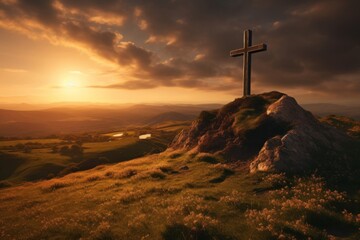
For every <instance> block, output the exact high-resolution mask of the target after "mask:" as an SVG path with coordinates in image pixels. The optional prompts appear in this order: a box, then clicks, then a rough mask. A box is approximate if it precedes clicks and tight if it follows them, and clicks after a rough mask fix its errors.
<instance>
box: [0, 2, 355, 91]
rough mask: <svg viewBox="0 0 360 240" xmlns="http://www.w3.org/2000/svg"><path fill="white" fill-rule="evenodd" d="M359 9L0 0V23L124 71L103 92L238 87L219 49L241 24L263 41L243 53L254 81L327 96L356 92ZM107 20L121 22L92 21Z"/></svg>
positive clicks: (232, 63)
mask: <svg viewBox="0 0 360 240" xmlns="http://www.w3.org/2000/svg"><path fill="white" fill-rule="evenodd" d="M359 8H360V3H359V2H358V1H356V0H349V1H339V0H328V1H325V0H318V1H310V0H305V1H285V0H267V1H265V0H264V1H261V0H252V1H240V0H227V1H219V0H181V1H180V0H167V1H166V0H152V1H147V0H142V1H141V0H134V1H125V0H108V1H101V0H77V1H73V0H57V1H51V0H49V1H41V0H21V1H20V0H18V1H13V2H12V1H4V2H3V3H0V9H1V10H2V14H1V15H0V16H1V17H0V21H1V22H2V26H5V27H6V23H11V24H12V25H11V26H16V29H17V30H19V29H20V31H24V32H25V33H26V34H29V32H32V33H33V34H42V33H46V34H52V35H54V36H56V37H57V38H59V39H61V40H63V41H69V42H74V43H76V44H78V45H80V46H82V47H83V48H85V49H87V50H88V51H90V52H92V53H95V54H96V55H98V56H100V57H102V58H104V59H106V60H109V61H112V62H114V63H116V64H118V65H119V67H128V68H129V69H130V70H129V71H128V74H129V76H130V78H131V79H134V80H131V81H125V82H122V81H123V80H120V79H119V84H115V85H110V86H103V87H107V88H125V89H141V88H154V87H157V86H180V87H188V88H199V89H210V90H221V91H232V90H233V89H234V88H238V87H240V86H241V76H242V73H241V59H234V58H230V57H229V51H230V50H232V49H235V48H240V47H242V34H243V30H244V29H248V28H251V29H253V30H254V36H253V41H254V43H258V42H259V43H260V42H266V43H267V44H268V46H269V48H268V51H267V52H266V53H260V54H256V55H255V56H254V58H253V62H254V63H253V73H254V74H253V76H254V81H256V82H257V84H258V85H259V86H260V85H261V86H269V88H276V87H282V88H299V87H301V88H304V89H308V90H311V91H315V92H322V93H329V94H337V93H338V89H339V87H343V89H346V91H348V92H349V94H353V95H358V92H356V91H355V90H354V89H356V90H358V89H360V86H359V85H360V84H359V76H360V66H359V63H360V26H359V24H358V22H360V17H359V16H360V15H359V14H358V12H357V11H358V9H359ZM93 17H97V18H96V19H97V21H95V22H96V23H94V21H93V20H92V19H93ZM114 17H119V18H123V19H124V21H123V22H122V21H119V22H116V21H113V22H114V23H113V25H111V24H112V21H108V22H107V24H106V25H105V24H102V23H103V22H106V21H100V20H106V19H113V18H114ZM99 19H100V20H99ZM29 20H31V21H35V22H37V23H38V24H39V26H37V28H36V29H34V27H33V26H32V25H29V24H28V21H29ZM120 22H121V24H120ZM34 30H36V31H34ZM135 43H136V44H135ZM155 49H156V50H155ZM101 86H102V85H101V84H99V86H97V87H101Z"/></svg>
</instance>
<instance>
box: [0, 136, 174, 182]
mask: <svg viewBox="0 0 360 240" xmlns="http://www.w3.org/2000/svg"><path fill="white" fill-rule="evenodd" d="M169 134H172V133H167V134H166V133H164V134H161V133H159V132H156V131H155V132H154V134H153V137H152V138H151V139H148V140H139V139H138V137H135V136H126V137H122V138H117V139H114V140H111V141H106V142H92V143H84V144H83V148H84V152H83V154H82V155H81V156H76V157H70V156H64V155H61V154H59V153H52V152H51V151H52V150H51V146H53V145H58V146H59V148H60V147H61V146H63V145H71V144H73V143H71V144H64V143H63V142H62V141H61V140H59V139H33V140H31V141H28V140H16V141H2V142H1V141H0V143H1V144H2V145H1V147H0V187H6V186H9V185H17V184H21V183H23V182H27V181H36V180H42V179H48V178H52V177H54V176H57V175H59V174H60V175H64V174H67V173H71V172H73V171H80V170H87V169H90V168H92V167H96V166H97V165H99V164H107V163H116V162H121V161H126V160H130V159H133V158H138V157H141V156H144V155H146V154H152V153H158V152H161V151H163V150H165V149H166V147H167V144H168V143H169V142H170V139H171V138H172V136H169ZM28 142H38V143H41V144H43V145H42V146H40V148H35V149H32V151H31V152H30V153H24V152H23V151H22V150H13V149H9V148H8V147H9V146H15V145H16V144H19V143H22V144H26V143H28ZM46 144H48V145H46Z"/></svg>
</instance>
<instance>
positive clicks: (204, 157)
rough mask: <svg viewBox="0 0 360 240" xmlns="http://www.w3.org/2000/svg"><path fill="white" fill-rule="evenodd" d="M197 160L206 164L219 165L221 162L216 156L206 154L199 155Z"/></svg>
mask: <svg viewBox="0 0 360 240" xmlns="http://www.w3.org/2000/svg"><path fill="white" fill-rule="evenodd" d="M197 159H198V161H200V162H206V163H211V164H216V163H219V160H218V159H217V158H216V157H215V156H213V155H211V154H206V153H201V154H199V155H198V157H197Z"/></svg>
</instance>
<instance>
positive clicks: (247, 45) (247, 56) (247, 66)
mask: <svg viewBox="0 0 360 240" xmlns="http://www.w3.org/2000/svg"><path fill="white" fill-rule="evenodd" d="M251 35H252V31H251V30H245V31H244V47H243V48H240V49H235V50H232V51H230V56H231V57H238V56H242V55H244V60H243V74H244V77H243V78H244V96H249V95H250V89H251V86H250V84H251V54H252V53H256V52H262V51H266V44H264V43H261V44H258V45H253V46H252V43H251V40H252V36H251Z"/></svg>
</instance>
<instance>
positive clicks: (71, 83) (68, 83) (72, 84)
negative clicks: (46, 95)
mask: <svg viewBox="0 0 360 240" xmlns="http://www.w3.org/2000/svg"><path fill="white" fill-rule="evenodd" d="M62 85H63V87H64V88H78V87H80V82H79V81H78V80H75V79H66V80H64V82H63V84H62Z"/></svg>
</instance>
